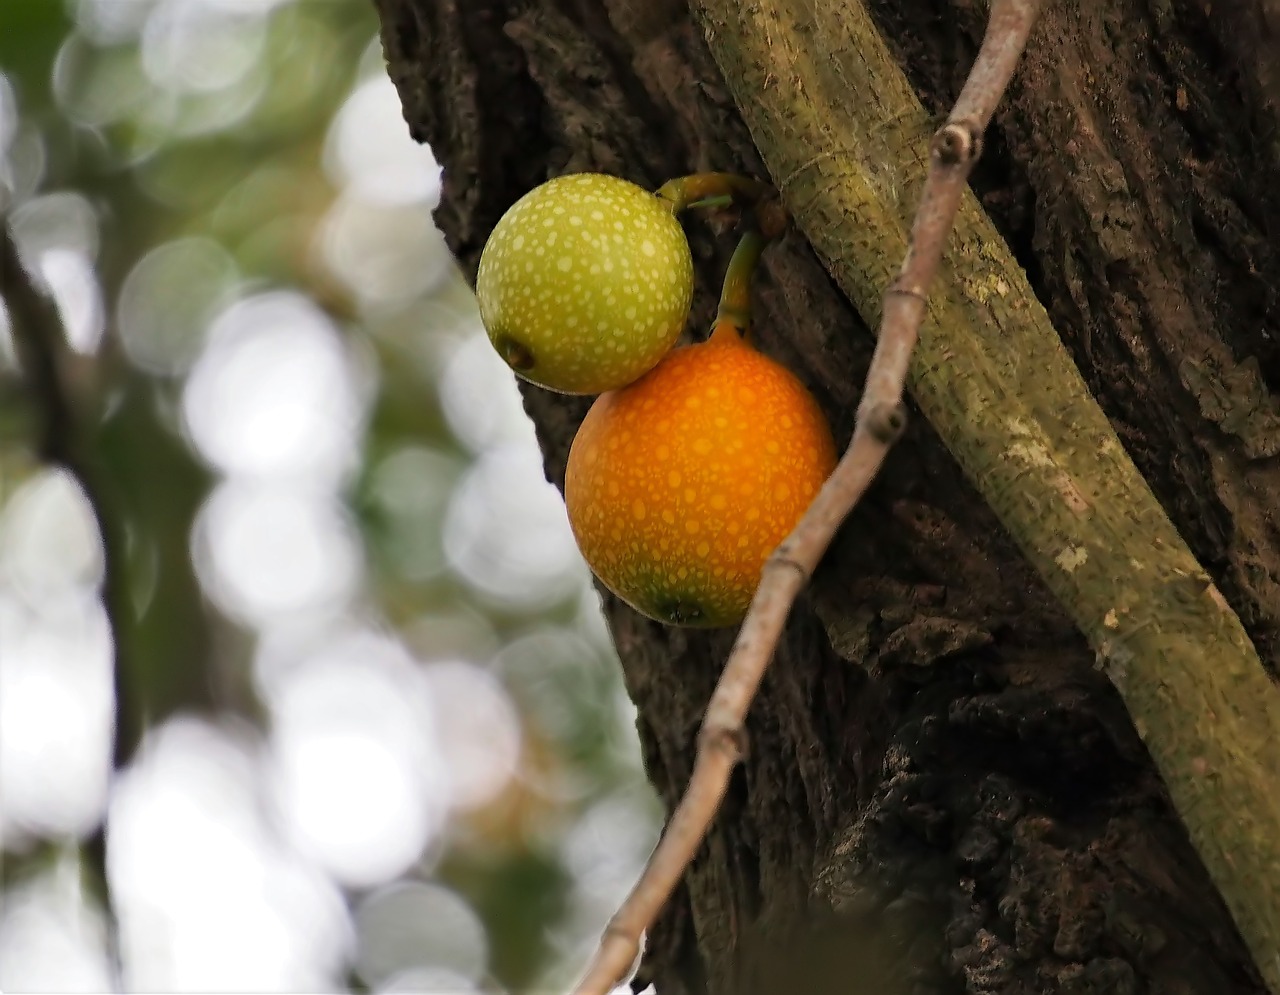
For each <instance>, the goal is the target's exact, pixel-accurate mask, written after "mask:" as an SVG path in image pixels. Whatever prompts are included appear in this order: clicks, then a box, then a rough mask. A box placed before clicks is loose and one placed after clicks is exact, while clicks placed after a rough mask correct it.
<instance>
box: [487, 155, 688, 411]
mask: <svg viewBox="0 0 1280 995" xmlns="http://www.w3.org/2000/svg"><path fill="white" fill-rule="evenodd" d="M672 212H673V204H672V202H671V201H669V200H665V199H663V198H660V197H658V196H656V195H655V194H653V193H651V192H650V191H648V190H645V189H644V188H642V187H639V186H637V185H636V184H634V183H631V182H629V181H627V180H623V179H620V178H619V177H616V176H607V175H604V174H601V173H574V174H570V175H567V176H561V177H557V178H556V179H553V180H550V181H548V182H547V183H544V184H542V185H541V186H539V187H536V188H534V189H533V190H531V191H529V193H527V194H525V195H524V196H523V197H521V198H520V199H519V200H518V201H516V203H515V204H513V205H512V207H511V208H510V210H508V211H507V213H506V214H504V215H503V216H502V218H501V219H500V220H499V221H498V224H497V226H496V227H495V228H494V229H493V233H492V234H491V235H490V236H489V240H488V242H487V243H486V244H485V247H484V251H483V253H481V256H480V268H479V271H478V273H477V275H476V299H477V301H478V303H479V305H480V319H481V321H482V323H483V324H484V327H485V331H486V332H488V335H489V340H490V341H491V342H492V343H493V345H494V348H495V349H497V351H498V353H499V355H501V356H502V358H503V359H504V360H505V361H506V363H507V365H508V366H510V367H511V368H512V369H513V370H514V371H515V372H516V374H517V375H518V376H520V377H523V378H524V379H525V380H528V381H530V382H532V383H535V384H538V385H539V386H542V387H546V388H548V389H550V390H555V391H560V392H562V393H567V394H598V393H603V392H604V391H608V390H614V389H616V388H618V387H622V386H624V385H625V384H628V383H631V382H632V381H633V380H636V379H637V378H638V377H640V376H642V375H643V374H645V373H646V372H647V371H649V370H650V369H652V368H653V367H654V366H655V365H656V364H657V362H658V361H659V360H660V359H661V358H662V357H663V356H664V355H665V354H666V353H667V351H668V350H669V349H670V348H671V346H672V345H673V344H674V343H675V341H676V339H677V338H678V337H679V335H680V331H681V329H682V328H683V327H684V323H685V320H686V318H687V317H688V314H689V303H690V300H691V298H692V294H693V261H692V258H691V256H690V254H689V243H688V240H687V239H686V238H685V234H684V230H683V229H682V228H681V227H680V223H679V222H678V221H677V220H676V218H675V216H674V214H673V213H672Z"/></svg>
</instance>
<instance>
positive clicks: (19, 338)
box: [0, 225, 126, 977]
mask: <svg viewBox="0 0 1280 995" xmlns="http://www.w3.org/2000/svg"><path fill="white" fill-rule="evenodd" d="M0 297H3V298H4V301H5V306H6V308H7V309H8V312H9V325H10V328H11V331H12V335H13V342H14V349H15V351H16V354H17V358H18V363H19V366H20V367H21V371H22V377H23V380H24V382H25V384H26V387H27V391H28V393H29V394H30V397H31V404H32V406H33V408H34V409H35V410H36V412H37V414H38V416H39V421H40V432H39V437H38V438H37V440H36V445H35V450H36V454H37V456H39V457H40V459H41V460H43V461H44V462H47V463H51V464H56V465H59V466H62V467H63V468H65V469H66V470H67V471H68V472H69V473H70V474H71V475H72V476H73V477H75V478H76V480H77V481H78V482H79V484H80V487H81V489H82V490H83V491H84V494H85V497H86V499H87V500H88V502H89V506H90V508H92V510H93V515H94V519H95V521H96V523H97V527H98V534H99V535H100V536H101V539H102V552H103V579H102V601H103V605H104V607H105V610H106V614H107V623H108V628H109V631H110V633H111V643H112V661H113V664H112V665H113V671H114V672H113V675H112V678H113V679H112V686H113V687H114V689H115V694H116V730H115V735H114V737H113V741H112V748H111V752H112V758H111V759H112V763H111V769H112V772H113V774H114V772H115V771H116V770H118V769H119V767H120V765H121V764H122V763H123V762H124V760H125V759H126V758H125V757H123V756H122V755H121V754H122V740H121V732H122V729H123V727H124V725H125V723H124V721H123V716H122V714H121V709H122V708H124V707H125V702H126V695H124V694H123V693H122V691H123V683H122V676H123V673H124V669H123V665H122V663H121V660H122V657H123V656H124V648H123V647H122V645H121V635H120V633H121V626H120V617H119V613H120V611H121V610H122V606H123V604H124V597H125V593H124V592H125V590H126V585H125V579H124V576H123V561H122V559H121V556H120V555H119V554H120V552H121V549H122V547H123V543H122V541H121V536H120V533H119V531H118V529H117V526H116V524H115V521H116V519H115V516H113V515H112V514H111V513H110V508H111V507H112V502H111V501H110V499H109V498H108V497H107V496H106V495H105V494H104V493H103V489H102V487H101V486H100V484H99V481H98V479H97V475H96V474H95V472H94V469H93V467H92V465H91V461H90V460H89V458H88V457H87V456H86V454H85V449H86V447H85V445H84V443H83V440H82V435H83V433H82V418H81V417H80V412H79V411H78V410H77V404H76V393H75V391H74V390H73V389H72V387H71V384H70V377H69V368H70V366H71V364H72V363H73V362H74V357H73V356H72V355H71V353H70V350H69V349H68V348H67V345H66V337H65V336H64V335H63V331H62V326H61V322H60V320H59V318H58V315H57V312H56V311H55V309H54V307H53V304H52V302H51V301H49V300H48V299H47V298H45V297H44V296H43V295H42V294H41V293H40V291H39V290H37V289H36V286H35V284H34V283H33V282H32V279H31V276H30V274H28V272H27V270H26V268H25V267H24V266H23V264H22V260H21V258H20V257H19V254H18V247H17V244H16V243H15V242H14V239H13V234H12V232H11V231H10V230H9V228H8V226H7V225H3V226H0ZM105 832H106V815H105V813H104V814H103V821H102V823H101V824H99V827H98V829H97V831H96V832H95V833H94V834H93V835H92V836H91V837H90V838H89V839H88V840H86V841H85V843H84V847H83V854H84V859H85V863H86V864H87V865H88V870H89V873H90V874H91V875H92V876H93V878H94V879H95V880H94V884H95V887H96V888H97V889H98V890H99V898H100V900H101V901H102V905H103V911H104V913H105V915H106V921H107V930H106V936H107V951H106V952H107V957H108V962H109V963H110V965H111V968H112V970H113V971H114V972H116V974H117V977H118V975H119V972H120V970H121V963H120V955H119V946H118V943H117V939H118V937H117V933H116V922H117V920H116V917H115V909H114V903H113V900H112V894H111V885H110V883H109V881H108V878H107V862H106V835H105Z"/></svg>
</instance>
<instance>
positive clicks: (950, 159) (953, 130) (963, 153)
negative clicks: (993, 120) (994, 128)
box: [932, 120, 982, 166]
mask: <svg viewBox="0 0 1280 995" xmlns="http://www.w3.org/2000/svg"><path fill="white" fill-rule="evenodd" d="M932 151H933V154H934V155H936V156H937V157H938V161H939V162H941V163H942V165H944V166H968V165H970V164H971V163H973V162H975V161H976V160H977V159H978V157H979V156H981V155H982V132H981V131H979V130H978V126H977V124H976V123H975V122H973V121H968V120H965V121H948V122H947V123H946V124H944V125H943V126H942V127H941V128H939V129H938V130H937V132H936V133H935V134H934V136H933V149H932Z"/></svg>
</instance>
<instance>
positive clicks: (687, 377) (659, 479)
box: [565, 322, 836, 627]
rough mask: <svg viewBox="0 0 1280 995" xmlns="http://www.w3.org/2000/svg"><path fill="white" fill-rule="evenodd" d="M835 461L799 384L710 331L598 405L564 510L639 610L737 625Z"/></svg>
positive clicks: (722, 326) (689, 621)
mask: <svg viewBox="0 0 1280 995" xmlns="http://www.w3.org/2000/svg"><path fill="white" fill-rule="evenodd" d="M835 462H836V450H835V443H834V441H833V439H832V437H831V430H830V428H829V426H828V425H827V422H826V419H825V418H824V417H823V415H822V412H821V410H820V409H819V408H818V405H817V403H816V402H815V401H814V399H813V397H812V395H810V393H809V392H808V390H807V389H806V388H805V387H804V385H803V384H802V383H801V382H800V381H799V380H798V379H797V378H796V377H795V376H794V375H793V374H792V373H791V372H790V371H789V370H787V369H786V368H785V367H783V366H781V365H780V364H778V363H777V362H775V361H774V360H772V359H770V358H769V357H767V356H765V355H764V354H762V353H760V352H758V351H757V350H756V349H754V348H752V347H751V346H750V345H749V344H747V343H746V342H744V341H743V339H742V337H741V336H740V335H739V334H738V330H737V328H735V327H734V325H733V323H731V322H720V323H719V324H718V325H717V327H716V329H715V331H714V332H713V334H712V335H711V337H710V338H709V339H708V340H707V341H706V342H704V343H702V344H699V345H692V346H686V347H684V348H680V349H675V350H673V351H672V352H670V353H668V354H667V356H666V357H665V358H664V359H663V360H662V361H661V362H660V363H659V364H658V365H657V366H656V367H655V368H654V369H653V370H652V371H650V372H649V373H648V374H647V375H645V376H644V377H642V378H641V379H640V380H637V381H636V382H635V383H633V384H631V385H630V386H627V387H624V388H622V389H621V390H617V391H612V392H610V393H607V394H604V395H602V396H601V397H599V398H598V399H597V400H596V402H595V404H594V405H592V407H591V410H590V411H589V412H588V413H587V416H586V418H585V419H584V421H583V423H582V426H581V428H580V429H579V430H578V434H577V436H576V437H575V439H574V441H573V446H572V448H571V450H570V452H569V463H568V468H567V471H566V478H565V502H566V505H567V506H568V512H569V521H570V524H571V525H572V528H573V533H574V536H575V538H576V539H577V541H578V546H579V548H580V549H581V551H582V554H583V557H584V558H585V559H586V561H587V564H588V565H589V566H590V567H591V569H592V571H593V572H594V573H595V574H596V576H597V577H599V578H600V580H601V582H603V584H604V585H605V586H606V587H607V588H609V590H611V591H612V592H613V593H614V594H616V595H617V596H618V597H620V598H622V600H624V601H626V602H627V603H628V604H630V605H631V606H632V607H633V608H635V609H636V610H637V611H640V612H641V613H643V614H644V615H647V616H649V617H650V618H653V619H657V620H658V621H661V622H667V623H670V624H675V625H690V626H701V627H712V626H726V625H734V624H736V623H738V622H740V621H741V620H742V618H743V616H744V615H745V614H746V611H747V608H748V606H749V605H750V603H751V598H752V596H753V594H754V593H755V589H756V586H757V584H758V583H759V581H760V574H761V571H762V570H763V568H764V563H765V560H766V559H767V558H768V556H769V554H770V553H772V552H773V550H774V549H775V548H776V547H777V546H778V544H779V543H780V542H781V541H782V540H783V539H784V538H786V536H787V535H788V534H789V533H790V532H791V530H792V529H793V528H794V527H795V525H796V523H797V522H798V521H799V520H800V518H801V516H802V515H803V514H804V512H805V510H806V509H807V508H808V506H809V503H810V502H811V501H812V499H813V497H814V495H815V494H817V492H818V489H819V488H820V487H821V486H822V483H823V481H825V480H826V478H827V476H828V475H829V474H830V473H831V471H832V469H833V468H834V467H835Z"/></svg>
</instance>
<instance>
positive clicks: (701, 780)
mask: <svg viewBox="0 0 1280 995" xmlns="http://www.w3.org/2000/svg"><path fill="white" fill-rule="evenodd" d="M1039 7H1040V4H1039V2H1038V0H995V2H994V4H993V5H992V11H991V17H990V21H989V23H988V26H987V34H986V37H985V38H984V39H983V43H982V48H981V50H980V51H979V53H978V57H977V60H976V61H975V63H974V66H973V68H972V69H971V71H970V73H969V78H968V81H967V82H966V84H965V86H964V89H963V90H962V92H961V94H960V97H959V99H958V100H957V101H956V105H955V108H954V109H953V110H952V112H951V115H950V117H949V118H948V119H947V122H946V124H944V125H943V126H942V128H940V129H939V130H938V132H937V134H936V135H935V136H934V139H933V143H932V147H931V152H930V157H929V171H928V175H927V177H926V180H925V187H924V194H923V197H922V199H921V203H920V207H919V209H918V211H917V214H916V219H915V223H914V225H913V227H912V232H911V243H910V245H909V247H908V250H907V255H906V258H905V260H904V261H903V264H902V269H901V271H900V273H899V275H898V277H897V279H895V280H894V281H893V283H892V285H891V286H890V287H889V290H888V292H887V293H886V295H885V302H884V312H883V317H882V320H881V326H880V332H879V340H878V342H877V345H876V350H875V354H874V356H873V358H872V362H871V368H870V370H869V371H868V374H867V386H866V391H865V393H864V395H863V399H862V403H861V404H860V405H859V407H858V414H857V423H856V426H855V428H854V432H853V439H852V441H851V442H850V444H849V449H848V451H847V452H846V453H845V455H844V457H843V458H842V459H841V460H840V463H839V464H838V465H837V467H836V469H835V471H834V472H833V473H832V475H831V477H830V478H829V479H828V481H827V482H826V484H825V485H824V486H823V488H822V490H821V491H820V492H819V494H818V496H817V497H816V498H815V499H814V501H813V504H812V505H811V506H810V508H809V511H808V512H807V513H806V515H805V516H804V518H803V520H802V521H801V522H800V524H799V525H797V526H796V528H795V531H793V532H792V533H791V535H790V536H788V537H787V538H786V539H785V540H784V541H783V543H782V545H781V546H779V547H778V549H777V551H776V552H775V553H774V554H773V556H772V557H770V559H769V561H768V563H766V565H765V569H764V572H763V575H762V577H761V580H760V586H759V588H758V590H757V591H756V595H755V598H754V600H753V601H752V604H751V610H750V612H749V614H748V615H747V618H746V620H745V621H744V623H743V625H742V629H741V631H740V632H739V634H738V638H737V640H736V642H735V643H734V646H733V649H732V650H731V651H730V654H729V659H728V661H727V663H726V664H725V669H724V673H723V674H722V676H721V678H720V682H719V684H718V685H717V686H716V689H715V692H714V694H713V695H712V697H711V702H710V705H709V706H708V708H707V713H706V717H705V719H704V721H703V726H702V731H701V733H700V735H699V742H698V755H697V761H696V764H695V766H694V770H693V775H692V777H691V779H690V782H689V787H688V789H687V790H686V792H685V796H684V798H682V799H681V801H680V804H679V805H678V806H677V807H676V810H675V812H674V813H673V814H672V817H671V820H670V822H669V823H668V825H667V828H666V831H665V832H664V833H663V836H662V839H661V840H660V841H659V843H658V846H657V848H656V849H655V850H654V853H653V855H652V856H651V857H650V859H649V862H648V864H647V866H646V867H645V870H644V873H643V874H642V875H641V877H640V880H639V881H638V882H637V883H636V886H635V888H634V889H633V890H632V892H631V894H630V895H628V896H627V899H626V901H625V902H624V903H623V906H622V908H621V909H620V910H619V911H618V913H617V914H616V915H615V916H614V917H613V919H612V921H611V922H610V924H609V926H608V928H607V929H606V931H605V935H604V938H603V939H602V941H601V945H600V949H599V951H598V952H597V954H596V957H595V959H594V960H593V961H592V963H591V965H590V966H589V967H588V970H587V974H586V976H585V978H584V979H583V980H582V982H581V983H580V984H579V986H578V989H577V992H578V995H604V993H606V992H608V991H609V990H610V989H611V988H612V987H613V986H614V985H615V984H617V983H618V982H619V981H621V980H622V979H623V977H625V975H626V973H627V971H628V970H629V969H630V967H631V965H632V964H633V962H634V961H635V958H636V956H637V954H638V953H639V949H640V938H641V936H642V934H643V933H644V931H645V930H646V929H648V928H649V926H650V925H652V923H653V921H654V920H655V919H656V918H657V916H658V913H659V911H660V910H661V908H662V906H663V905H664V904H665V902H666V901H667V899H668V898H669V897H670V895H671V892H672V890H673V889H674V888H675V886H676V884H677V882H678V881H679V879H680V877H681V875H683V874H684V872H685V870H686V868H687V867H688V866H689V864H690V863H691V862H692V860H693V858H694V855H695V854H696V852H697V850H698V847H699V846H700V845H701V843H702V840H703V839H704V838H705V836H706V834H707V830H708V828H709V827H710V825H711V821H712V820H713V819H714V818H715V815H716V812H717V811H718V810H719V807H720V804H721V802H722V800H723V799H724V794H725V791H726V789H727V787H728V783H729V777H730V774H731V773H732V771H733V768H734V767H735V766H736V765H737V764H738V763H739V762H740V761H741V759H742V757H743V756H744V754H745V750H746V736H745V731H744V721H745V719H746V714H747V711H748V710H749V708H750V706H751V702H752V701H753V699H754V698H755V695H756V692H757V690H758V689H759V687H760V682H761V680H762V679H763V677H764V673H765V671H766V670H767V669H768V666H769V663H770V661H771V660H772V657H773V653H774V649H775V647H776V646H777V642H778V638H779V636H780V634H781V632H782V628H783V626H784V624H785V623H786V618H787V614H788V612H789V611H790V609H791V605H792V603H793V602H794V601H795V598H796V595H797V594H798V593H799V591H800V589H801V588H802V587H803V585H804V584H805V583H807V582H808V579H809V577H810V575H811V574H812V572H813V570H814V569H815V568H816V567H817V564H818V561H819V560H820V559H821V558H822V556H823V554H824V553H825V552H826V550H827V547H828V546H829V545H830V543H831V539H832V537H833V536H834V535H835V532H836V529H837V528H838V527H839V526H840V523H841V522H843V521H844V519H845V518H846V517H847V516H848V514H849V512H850V511H851V510H852V509H853V507H854V506H855V505H856V504H857V502H858V501H859V500H860V499H861V497H862V495H863V494H865V493H866V491H867V488H868V487H869V486H870V485H871V482H872V480H874V479H875V475H876V474H877V473H878V472H879V470H880V467H881V465H882V464H883V463H884V460H885V457H886V456H887V455H888V452H889V449H890V448H891V447H892V445H893V443H894V442H895V441H896V440H897V439H898V437H899V436H900V435H901V434H902V430H903V428H904V426H905V423H906V415H905V410H904V407H903V404H902V393H903V389H904V385H905V383H906V378H907V373H908V366H909V363H910V360H911V354H912V351H913V350H914V348H915V344H916V339H917V337H918V334H919V329H920V323H921V320H922V319H923V317H924V313H925V306H926V301H927V298H926V294H927V291H928V287H929V285H930V283H931V282H932V281H933V278H934V275H935V274H936V272H937V269H938V265H939V263H940V261H941V258H942V251H943V248H944V246H945V244H946V241H947V236H948V234H949V233H950V231H951V225H952V221H953V219H954V218H955V215H956V210H957V208H958V207H959V204H960V198H961V196H962V194H963V192H964V190H965V188H966V181H967V179H968V176H969V172H970V170H971V169H972V168H973V164H974V163H975V162H976V161H977V158H978V156H979V155H980V153H981V147H982V133H983V132H984V131H985V130H986V127H987V124H988V122H989V121H990V119H991V115H992V113H993V112H994V110H995V107H996V104H997V103H998V102H999V100H1000V97H1001V96H1002V95H1003V93H1004V90H1005V87H1006V86H1007V85H1008V82H1009V79H1010V77H1011V76H1012V74H1013V70H1014V67H1015V66H1016V65H1017V62H1018V59H1019V57H1020V56H1021V54H1022V51H1023V49H1024V47H1025V45H1026V42H1027V37H1028V35H1029V34H1030V31H1031V26H1032V24H1033V23H1034V21H1035V17H1036V14H1037V13H1038V12H1039Z"/></svg>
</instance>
